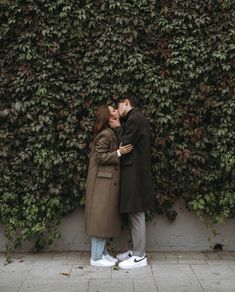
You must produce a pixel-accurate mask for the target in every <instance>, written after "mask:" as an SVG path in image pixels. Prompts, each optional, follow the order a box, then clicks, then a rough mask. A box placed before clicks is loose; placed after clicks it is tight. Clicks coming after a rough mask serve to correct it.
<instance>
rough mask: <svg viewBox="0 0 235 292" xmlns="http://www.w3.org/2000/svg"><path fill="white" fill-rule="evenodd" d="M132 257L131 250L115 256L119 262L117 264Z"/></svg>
mask: <svg viewBox="0 0 235 292" xmlns="http://www.w3.org/2000/svg"><path fill="white" fill-rule="evenodd" d="M132 255H133V251H132V250H128V251H126V252H124V253H120V254H118V255H117V259H118V260H119V262H122V261H125V260H127V259H129V258H130V257H132Z"/></svg>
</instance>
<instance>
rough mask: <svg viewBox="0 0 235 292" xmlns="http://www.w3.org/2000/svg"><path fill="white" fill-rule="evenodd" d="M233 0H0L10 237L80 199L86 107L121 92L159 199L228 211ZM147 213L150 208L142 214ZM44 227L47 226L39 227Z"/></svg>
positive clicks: (234, 198) (1, 170)
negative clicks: (142, 138) (133, 115)
mask: <svg viewBox="0 0 235 292" xmlns="http://www.w3.org/2000/svg"><path fill="white" fill-rule="evenodd" d="M234 5H235V3H234V1H233V0H213V1H212V0H167V1H163V0H161V1H160V0H156V1H153V0H136V1H131V0H129V1H128V0H123V1H121V0H120V1H115V0H106V1H105V0H97V1H91V0H84V1H82V0H80V1H79V0H69V1H68V0H52V1H47V0H24V1H23V0H15V1H7V0H2V1H1V2H0V8H1V9H0V16H1V20H0V23H1V49H0V64H1V65H0V68H1V77H0V94H1V98H0V222H1V223H2V224H4V226H5V228H6V236H7V238H8V242H9V245H8V248H9V249H12V248H14V247H16V246H17V245H19V244H20V243H21V242H22V240H26V239H32V238H34V239H36V246H37V247H38V248H41V247H43V246H44V245H45V244H46V243H49V244H50V243H51V242H52V241H53V240H55V239H56V238H58V237H59V236H60V235H59V233H58V231H57V229H56V225H58V224H59V222H60V219H61V217H62V216H64V215H66V214H68V213H70V212H72V211H73V210H74V209H75V208H76V207H77V206H84V194H85V183H86V175H87V166H88V153H89V143H90V142H91V140H92V137H93V132H92V130H93V129H92V127H93V123H94V110H95V108H96V107H97V106H98V105H100V104H103V103H106V102H110V101H114V100H115V98H116V97H119V96H123V95H124V94H125V93H126V92H127V91H129V90H131V91H132V92H134V93H135V94H136V95H137V96H138V97H139V98H140V101H141V106H142V109H143V111H144V112H145V114H146V116H147V117H148V120H149V122H150V125H151V128H152V174H153V178H154V180H155V182H156V200H157V209H156V210H155V211H157V212H159V213H162V214H165V215H167V216H168V217H169V219H170V220H174V218H175V216H176V212H174V210H173V209H172V206H173V204H174V202H175V201H176V200H177V199H179V198H182V199H184V201H185V202H186V204H187V206H188V208H189V209H190V210H193V211H195V212H196V213H197V214H198V215H199V216H200V217H203V218H207V219H209V220H210V221H211V222H214V223H215V222H220V221H222V220H224V219H225V218H228V217H233V216H234V215H235V146H234V145H235V90H234V88H235V82H234V75H233V73H234V64H235V62H234V56H235V43H234V39H235V32H234V20H235V12H234ZM149 216H150V217H151V216H152V215H151V213H149ZM42 235H44V236H42Z"/></svg>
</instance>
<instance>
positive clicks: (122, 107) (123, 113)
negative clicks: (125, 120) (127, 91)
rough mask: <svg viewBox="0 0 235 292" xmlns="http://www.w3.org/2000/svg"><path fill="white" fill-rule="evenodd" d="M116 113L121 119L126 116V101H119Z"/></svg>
mask: <svg viewBox="0 0 235 292" xmlns="http://www.w3.org/2000/svg"><path fill="white" fill-rule="evenodd" d="M118 111H119V114H120V117H121V118H122V117H125V116H126V114H127V100H126V99H123V100H120V101H119V102H118Z"/></svg>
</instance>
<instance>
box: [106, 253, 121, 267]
mask: <svg viewBox="0 0 235 292" xmlns="http://www.w3.org/2000/svg"><path fill="white" fill-rule="evenodd" d="M103 257H104V258H105V259H106V260H108V261H110V262H113V263H115V264H116V263H117V262H118V260H117V259H116V258H114V257H112V256H111V255H110V254H109V253H107V254H105V255H104V256H103Z"/></svg>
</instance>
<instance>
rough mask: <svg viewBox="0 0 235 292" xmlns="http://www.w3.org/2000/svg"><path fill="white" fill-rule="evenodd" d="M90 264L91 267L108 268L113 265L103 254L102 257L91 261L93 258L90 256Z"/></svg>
mask: <svg viewBox="0 0 235 292" xmlns="http://www.w3.org/2000/svg"><path fill="white" fill-rule="evenodd" d="M90 264H91V266H93V267H105V268H110V267H113V266H115V263H114V262H111V261H109V260H107V259H105V258H104V256H103V257H102V259H100V260H97V261H93V259H92V258H91V260H90Z"/></svg>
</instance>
